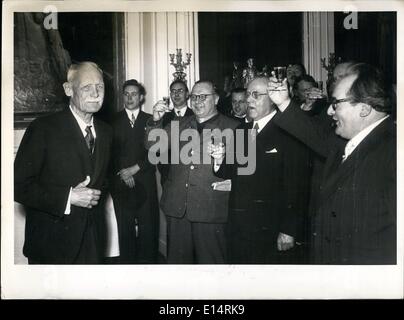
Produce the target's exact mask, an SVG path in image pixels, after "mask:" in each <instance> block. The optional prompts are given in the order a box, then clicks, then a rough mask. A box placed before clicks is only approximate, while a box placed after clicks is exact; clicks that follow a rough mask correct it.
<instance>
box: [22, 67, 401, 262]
mask: <svg viewBox="0 0 404 320" xmlns="http://www.w3.org/2000/svg"><path fill="white" fill-rule="evenodd" d="M63 87H64V90H65V93H66V95H67V96H68V97H69V98H70V103H69V106H68V108H66V110H64V111H62V112H58V113H55V114H53V115H49V116H46V117H42V118H38V119H37V120H35V121H33V122H32V123H31V125H30V126H29V127H28V129H27V131H26V133H25V135H24V138H23V140H22V142H21V145H20V147H19V150H18V153H17V156H16V159H15V190H14V191H15V201H17V202H20V203H21V204H23V205H24V206H25V208H26V228H25V243H24V255H25V256H26V257H27V258H28V261H29V263H30V264H97V263H111V261H109V260H108V259H107V260H106V259H105V257H104V251H105V250H104V247H105V241H106V240H105V239H106V235H105V225H104V223H103V217H104V215H105V213H104V204H105V198H106V194H107V193H110V194H111V196H112V199H113V204H114V211H115V217H116V221H117V230H118V242H119V257H118V258H117V259H118V260H116V261H115V262H113V263H129V264H135V263H137V264H149V263H157V262H158V240H159V239H158V238H159V225H160V223H159V207H160V208H161V209H162V211H163V212H164V214H165V215H166V217H167V235H168V236H167V263H170V264H196V263H197V264H302V263H313V264H395V263H396V215H397V213H396V126H395V122H394V121H393V120H392V118H391V116H390V113H391V111H392V104H391V102H390V98H389V97H388V94H387V90H386V88H385V83H384V80H383V76H382V74H381V72H380V71H379V70H378V69H376V68H374V67H372V66H370V65H368V64H364V63H354V62H352V63H344V64H340V65H338V66H337V67H336V68H335V70H334V79H333V82H332V83H330V86H329V88H327V91H328V97H327V95H326V94H324V93H323V92H322V90H320V89H319V88H316V83H315V81H314V79H313V78H312V77H310V76H309V75H306V74H305V72H304V68H302V66H299V65H296V66H294V67H292V68H290V69H289V72H288V77H287V78H286V79H285V80H284V81H280V82H279V81H278V80H277V79H276V78H274V77H265V76H259V77H257V78H255V79H253V80H252V81H250V82H249V83H248V85H247V88H235V89H234V90H233V91H232V92H231V108H229V109H228V110H230V111H229V112H219V110H218V107H217V106H218V102H219V99H220V97H219V94H218V92H217V90H216V87H215V85H214V84H213V83H212V82H211V81H204V80H200V81H197V82H196V83H195V84H194V86H193V87H192V90H191V91H189V89H188V87H187V85H186V83H185V82H183V81H181V80H176V81H174V82H172V83H171V85H170V98H171V101H172V104H173V107H172V108H171V106H170V105H169V103H167V101H164V100H161V101H158V102H156V103H155V105H154V106H153V112H152V114H147V113H145V112H144V111H142V110H141V109H142V108H141V107H142V104H143V103H144V101H145V97H146V90H145V88H144V86H143V85H142V84H141V83H139V82H138V81H136V80H134V79H131V80H128V81H126V82H125V83H124V84H123V86H122V94H123V104H124V105H123V110H122V111H120V112H118V113H117V114H116V115H115V117H114V119H112V120H111V125H108V124H106V123H104V122H102V121H100V120H98V119H97V117H96V116H95V115H94V114H95V113H96V112H97V111H99V110H100V108H101V106H102V103H103V99H104V82H103V76H102V71H101V70H100V68H99V67H98V66H97V65H96V64H94V63H92V62H82V63H79V64H73V65H72V66H71V67H70V68H69V70H68V74H67V82H66V83H64V84H63ZM326 98H328V103H326V101H327V100H326ZM188 101H189V105H188ZM219 105H220V104H219ZM223 113H226V114H223ZM214 130H216V131H219V132H224V131H226V132H231V133H233V134H232V135H230V137H226V139H224V138H223V137H221V138H220V139H219V140H218V139H216V137H215V136H214V135H212V132H213V131H214ZM153 132H154V133H155V132H162V133H164V135H162V136H161V140H162V141H159V143H160V147H159V149H158V152H155V148H153V146H155V143H156V141H155V140H153V139H150V136H151V135H152V134H153ZM176 135H178V136H181V137H183V136H186V137H187V139H182V138H181V139H177V140H176V139H173V137H174V136H176ZM164 137H165V138H164ZM193 138H194V139H193ZM229 146H237V148H239V147H240V146H241V147H242V150H243V153H244V154H243V155H244V156H245V157H239V155H238V154H236V153H237V152H239V150H238V149H237V148H229ZM251 146H253V151H254V152H253V153H250V151H251V150H252V149H251ZM152 150H153V151H152ZM184 150H185V151H184ZM152 153H154V154H152ZM184 155H186V158H187V159H193V160H192V161H184ZM246 157H247V158H249V160H251V158H253V159H252V160H253V161H254V168H255V170H253V171H252V172H249V173H248V174H245V173H244V174H243V173H242V170H243V169H245V168H246V166H248V163H246V161H244V160H245V159H246ZM157 158H160V159H168V161H164V163H157V168H158V170H159V172H160V175H161V180H160V182H161V186H162V196H161V199H160V202H158V198H157V185H156V175H155V174H156V166H155V163H153V162H152V161H151V159H157ZM202 159H203V160H202ZM206 159H208V161H206Z"/></svg>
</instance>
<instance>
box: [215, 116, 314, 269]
mask: <svg viewBox="0 0 404 320" xmlns="http://www.w3.org/2000/svg"><path fill="white" fill-rule="evenodd" d="M277 116H278V115H275V117H274V118H276V117H277ZM274 118H273V119H271V120H270V121H269V122H268V123H267V125H266V126H265V127H264V128H263V129H262V130H261V131H260V133H259V134H258V135H257V138H256V170H255V172H254V173H253V174H251V175H239V174H238V173H237V169H239V168H241V167H243V165H241V164H240V163H238V164H236V165H231V164H226V162H225V163H224V164H222V166H221V167H220V170H219V171H218V173H217V175H219V176H222V177H224V178H231V179H232V190H231V194H230V204H229V222H228V227H229V237H228V239H229V256H230V262H231V263H277V259H278V258H277V249H276V239H277V236H278V234H279V232H282V233H285V234H287V235H290V236H293V237H295V239H296V238H297V240H300V237H301V234H302V231H303V230H302V229H303V218H304V215H305V213H306V211H307V205H308V189H309V178H310V170H309V149H307V148H306V147H305V146H304V145H303V144H302V143H300V142H299V141H298V140H296V139H295V138H293V137H292V136H290V135H289V134H287V133H286V132H284V131H283V130H281V129H280V128H279V127H277V126H276V125H275V124H274ZM252 125H253V123H252V122H250V123H243V124H241V125H240V126H239V127H238V128H237V129H241V130H243V131H244V145H245V150H246V149H247V143H246V142H247V139H248V131H247V130H248V129H251V128H252ZM226 159H227V158H226ZM226 159H225V161H226Z"/></svg>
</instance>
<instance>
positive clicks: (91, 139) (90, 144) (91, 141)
mask: <svg viewBox="0 0 404 320" xmlns="http://www.w3.org/2000/svg"><path fill="white" fill-rule="evenodd" d="M86 132H87V134H86V136H85V137H84V140H86V144H87V148H88V150H90V153H93V151H94V141H95V139H94V136H93V133H92V132H91V126H87V127H86Z"/></svg>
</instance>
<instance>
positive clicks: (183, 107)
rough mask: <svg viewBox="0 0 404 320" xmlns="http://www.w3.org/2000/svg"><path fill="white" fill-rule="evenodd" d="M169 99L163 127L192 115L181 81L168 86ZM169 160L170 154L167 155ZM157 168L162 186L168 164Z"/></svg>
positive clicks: (165, 179) (185, 86)
mask: <svg viewBox="0 0 404 320" xmlns="http://www.w3.org/2000/svg"><path fill="white" fill-rule="evenodd" d="M170 97H171V101H172V103H173V106H174V108H173V110H171V111H169V112H166V113H165V114H164V116H163V127H165V126H166V125H168V124H170V122H171V121H173V120H179V119H181V118H182V117H188V116H191V115H193V114H194V113H193V112H192V110H191V109H190V108H188V104H187V101H188V99H189V90H188V87H187V85H186V83H185V82H184V81H182V80H179V79H178V80H174V81H173V82H172V83H171V85H170ZM168 158H169V159H170V153H168ZM157 168H158V170H159V172H160V183H161V186H164V184H165V182H166V181H167V178H168V171H169V170H170V165H169V164H158V165H157Z"/></svg>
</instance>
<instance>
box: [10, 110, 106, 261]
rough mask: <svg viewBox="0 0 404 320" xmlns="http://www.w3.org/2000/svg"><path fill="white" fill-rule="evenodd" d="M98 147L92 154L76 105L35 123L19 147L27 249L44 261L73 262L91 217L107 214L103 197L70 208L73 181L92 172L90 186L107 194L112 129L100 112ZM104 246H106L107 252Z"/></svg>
mask: <svg viewBox="0 0 404 320" xmlns="http://www.w3.org/2000/svg"><path fill="white" fill-rule="evenodd" d="M94 128H95V131H96V139H95V149H94V153H93V155H92V156H91V155H90V153H89V150H88V148H87V145H86V143H85V140H84V137H83V134H82V132H81V130H80V127H79V125H78V123H77V121H76V119H74V116H73V114H72V113H71V111H70V109H67V110H65V111H62V112H58V113H55V114H53V115H50V116H47V117H43V118H39V119H37V120H35V121H33V122H32V123H31V125H30V126H29V127H28V129H27V131H26V132H25V135H24V138H23V139H22V142H21V145H20V147H19V150H18V153H17V156H16V159H15V169H14V195H15V201H17V202H19V203H21V204H23V205H24V206H25V207H26V213H27V215H26V225H25V243H24V254H25V256H27V257H28V258H31V259H33V260H36V261H41V262H44V263H54V264H59V263H72V262H73V261H74V258H75V257H76V255H77V253H78V251H79V248H80V244H81V240H82V238H83V232H84V230H85V228H86V223H87V218H88V216H89V215H91V216H92V218H97V219H98V218H101V215H102V213H103V212H102V201H100V203H99V204H98V206H96V207H93V208H92V209H86V208H81V207H76V206H71V213H70V215H65V214H64V212H65V208H66V204H67V200H68V195H69V191H70V188H71V187H75V186H76V185H77V184H78V183H80V182H82V181H84V180H85V179H86V176H87V175H89V176H90V178H91V181H90V184H89V185H88V187H90V188H95V189H100V190H102V191H103V194H105V186H104V181H105V179H104V178H105V176H106V172H107V167H108V161H109V154H110V146H111V129H110V127H109V126H108V125H107V124H105V123H103V122H101V121H100V120H97V119H96V118H94ZM101 250H102V248H100V250H99V251H100V253H101Z"/></svg>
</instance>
